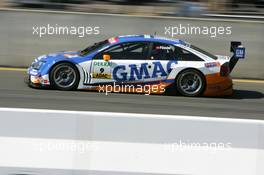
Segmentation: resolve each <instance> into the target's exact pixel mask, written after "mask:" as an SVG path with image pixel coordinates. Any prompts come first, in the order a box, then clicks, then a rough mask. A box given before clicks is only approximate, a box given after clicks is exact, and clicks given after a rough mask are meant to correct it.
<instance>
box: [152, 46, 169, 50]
mask: <svg viewBox="0 0 264 175" xmlns="http://www.w3.org/2000/svg"><path fill="white" fill-rule="evenodd" d="M156 49H157V50H171V49H172V48H171V47H170V46H156Z"/></svg>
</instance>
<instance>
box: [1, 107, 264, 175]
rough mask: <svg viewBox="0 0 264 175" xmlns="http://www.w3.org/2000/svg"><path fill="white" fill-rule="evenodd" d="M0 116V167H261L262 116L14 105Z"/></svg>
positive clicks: (232, 170)
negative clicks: (37, 107) (201, 114)
mask: <svg viewBox="0 0 264 175" xmlns="http://www.w3.org/2000/svg"><path fill="white" fill-rule="evenodd" d="M0 116H1V118H0V120H1V121H0V134H1V135H0V143H1V144H0V155H1V157H0V172H1V174H3V172H5V173H6V174H20V173H22V172H23V174H25V170H27V171H30V172H31V173H35V172H37V174H40V175H41V174H47V172H49V173H50V174H60V173H54V172H56V171H60V172H61V174H63V173H64V174H71V173H73V172H74V173H73V174H76V175H77V174H78V175H79V174H113V175H114V174H120V175H121V174H129V175H130V174H133V175H134V174H135V175H138V174H140V175H146V174H158V175H161V174H162V175H165V174H175V175H176V174H182V175H185V174H186V175H187V174H188V175H194V174H195V175H212V174H214V175H222V174H225V175H234V174H240V175H249V174H250V175H262V174H263V173H264V167H263V162H264V122H263V121H259V120H246V119H221V118H208V117H192V116H177V115H174V116H170V115H148V114H128V113H101V112H77V111H57V110H38V109H14V108H0ZM7 167H8V168H7ZM62 171H63V172H62ZM65 172H67V173H65ZM70 172H71V173H70Z"/></svg>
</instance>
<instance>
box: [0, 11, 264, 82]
mask: <svg viewBox="0 0 264 175" xmlns="http://www.w3.org/2000/svg"><path fill="white" fill-rule="evenodd" d="M0 22H1V25H0V66H15V67H27V66H28V65H29V64H30V63H31V62H32V60H33V59H34V58H35V57H37V56H39V55H43V54H47V53H54V52H57V51H63V50H80V49H82V48H85V47H87V46H88V45H90V44H92V43H94V42H98V41H100V40H103V39H106V38H109V37H112V36H117V35H124V34H154V33H157V34H158V35H162V36H166V37H170V35H168V33H167V34H165V33H166V31H165V27H167V28H168V27H175V26H177V27H179V25H180V24H181V25H182V26H188V25H189V26H198V27H204V26H205V27H213V26H216V27H219V26H224V27H231V32H232V34H225V35H218V36H217V37H210V36H209V35H196V34H191V35H178V36H176V35H175V36H174V38H179V39H184V40H186V41H188V42H190V43H192V44H194V45H197V46H199V47H201V48H204V49H206V50H208V51H210V52H212V53H214V54H219V55H230V54H231V53H230V52H229V50H230V48H229V47H230V41H232V40H235V41H236V40H238V41H242V42H243V45H244V46H245V47H246V59H245V60H241V61H239V63H238V64H237V66H236V67H235V69H234V71H233V73H232V75H233V77H237V78H254V79H264V71H263V65H264V59H263V51H264V35H263V33H264V22H263V21H253V20H250V21H246V20H241V19H240V20H235V19H232V20H231V19H228V20H224V19H190V18H173V17H163V18H159V17H151V18H149V17H135V16H134V17H131V16H120V15H110V16H109V15H99V14H82V13H79V14H73V13H63V12H57V13H54V12H40V11H37V12H32V11H28V10H24V11H23V10H3V9H2V10H0ZM48 24H50V25H53V26H56V25H58V26H67V27H71V26H74V27H78V26H91V27H99V34H98V32H92V33H93V34H89V35H85V36H84V37H79V36H76V35H45V36H42V37H39V36H38V35H36V34H33V32H34V30H33V27H40V26H47V25H48Z"/></svg>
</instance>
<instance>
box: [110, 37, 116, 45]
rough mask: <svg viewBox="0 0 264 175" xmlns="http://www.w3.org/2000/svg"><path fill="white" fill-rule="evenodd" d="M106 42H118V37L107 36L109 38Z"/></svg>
mask: <svg viewBox="0 0 264 175" xmlns="http://www.w3.org/2000/svg"><path fill="white" fill-rule="evenodd" d="M108 42H109V43H110V44H114V43H117V42H118V38H116V37H113V38H109V39H108Z"/></svg>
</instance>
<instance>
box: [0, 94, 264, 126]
mask: <svg viewBox="0 0 264 175" xmlns="http://www.w3.org/2000/svg"><path fill="white" fill-rule="evenodd" d="M146 98H147V97H146ZM1 111H3V112H27V113H36V112H37V113H47V114H73V115H74V114H78V115H92V116H106V117H107V116H109V117H116V118H119V117H121V118H124V117H128V118H129V117H133V118H152V119H177V120H195V121H216V122H231V123H257V124H264V121H263V120H257V119H239V118H220V117H204V116H185V115H160V114H139V113H116V112H97V111H70V110H51V109H31V108H0V112H1Z"/></svg>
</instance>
